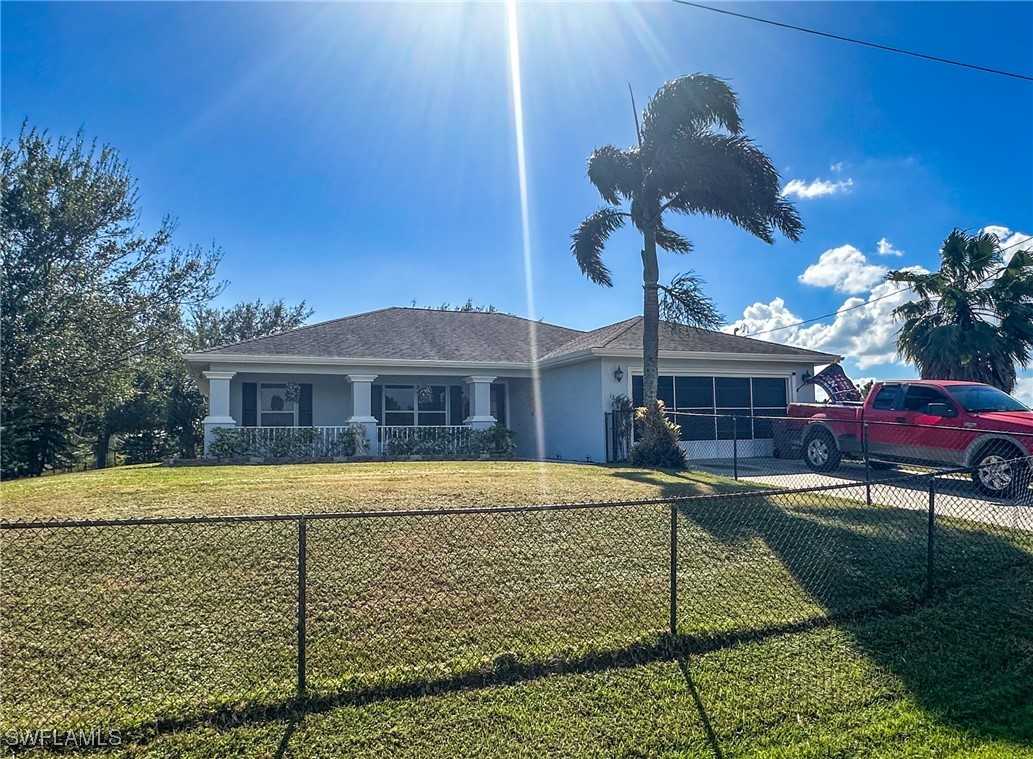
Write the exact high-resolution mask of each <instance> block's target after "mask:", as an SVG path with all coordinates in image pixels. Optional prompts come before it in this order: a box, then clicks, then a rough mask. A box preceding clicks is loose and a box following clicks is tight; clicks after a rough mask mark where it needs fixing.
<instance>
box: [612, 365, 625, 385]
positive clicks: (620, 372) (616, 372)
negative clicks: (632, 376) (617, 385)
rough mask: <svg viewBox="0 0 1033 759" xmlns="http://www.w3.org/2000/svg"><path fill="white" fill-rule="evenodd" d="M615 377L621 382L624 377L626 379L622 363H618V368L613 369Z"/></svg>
mask: <svg viewBox="0 0 1033 759" xmlns="http://www.w3.org/2000/svg"><path fill="white" fill-rule="evenodd" d="M613 378H614V379H615V380H617V381H618V382H620V381H621V380H622V379H624V372H623V370H622V369H621V365H620V364H617V368H616V369H614V370H613Z"/></svg>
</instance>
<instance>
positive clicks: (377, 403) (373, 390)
mask: <svg viewBox="0 0 1033 759" xmlns="http://www.w3.org/2000/svg"><path fill="white" fill-rule="evenodd" d="M369 404H370V406H371V407H372V412H373V418H374V419H376V420H377V424H383V423H384V419H383V416H384V414H383V410H382V409H383V406H384V387H383V385H370V388H369Z"/></svg>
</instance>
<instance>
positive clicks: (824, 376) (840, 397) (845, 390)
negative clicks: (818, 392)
mask: <svg viewBox="0 0 1033 759" xmlns="http://www.w3.org/2000/svg"><path fill="white" fill-rule="evenodd" d="M809 382H813V383H814V384H815V385H817V386H818V387H820V388H821V389H822V390H824V391H825V392H826V393H828V396H829V399H830V400H831V401H832V402H833V403H846V402H847V401H862V400H864V399H863V398H862V397H861V393H860V391H858V389H857V388H856V387H854V383H853V382H851V381H850V378H849V377H847V376H846V372H844V371H843V367H842V366H840V365H839V364H829V365H828V366H826V367H825V368H824V369H822V370H821V371H820V372H818V373H817V374H815V375H814V376H813V377H811V378H810V379H805V380H804V381H803V384H804V385H806V384H807V383H809Z"/></svg>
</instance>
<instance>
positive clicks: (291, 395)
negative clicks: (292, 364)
mask: <svg viewBox="0 0 1033 759" xmlns="http://www.w3.org/2000/svg"><path fill="white" fill-rule="evenodd" d="M283 398H284V400H285V401H287V403H297V402H298V401H300V400H301V385H299V384H298V383H297V382H288V383H287V388H286V389H285V390H284V391H283Z"/></svg>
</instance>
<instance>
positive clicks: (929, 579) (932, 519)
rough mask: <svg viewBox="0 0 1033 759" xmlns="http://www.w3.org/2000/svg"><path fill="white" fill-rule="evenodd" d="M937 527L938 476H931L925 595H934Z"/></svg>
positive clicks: (928, 596)
mask: <svg viewBox="0 0 1033 759" xmlns="http://www.w3.org/2000/svg"><path fill="white" fill-rule="evenodd" d="M935 527H936V478H935V477H934V476H932V475H930V476H929V525H928V527H927V531H926V558H925V562H926V563H925V595H926V598H931V597H932V595H933V533H934V528H935Z"/></svg>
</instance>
